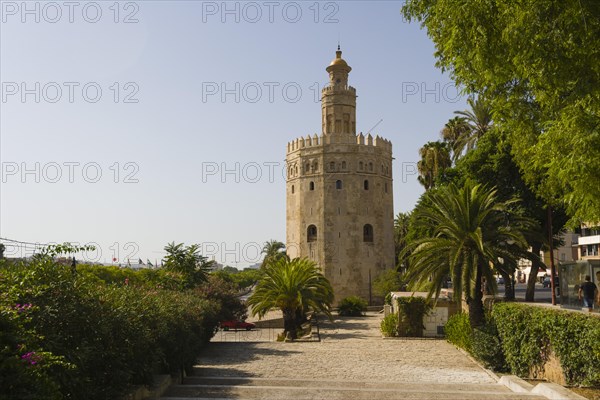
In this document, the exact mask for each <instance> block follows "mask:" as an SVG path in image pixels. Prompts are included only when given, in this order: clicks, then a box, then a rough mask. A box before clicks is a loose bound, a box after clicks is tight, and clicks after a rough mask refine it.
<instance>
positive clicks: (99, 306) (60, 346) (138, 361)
mask: <svg viewBox="0 0 600 400" xmlns="http://www.w3.org/2000/svg"><path fill="white" fill-rule="evenodd" d="M99 271H100V273H98V274H95V273H92V272H90V271H84V269H82V270H80V271H79V272H78V274H76V275H73V274H72V272H71V270H70V267H69V266H65V265H60V264H57V263H56V262H54V261H53V260H52V259H51V258H49V257H40V258H38V259H36V260H34V261H32V262H30V263H28V264H11V265H10V266H9V265H8V264H7V263H3V264H2V265H0V294H1V295H0V328H1V329H0V356H1V357H0V376H1V377H2V378H0V380H2V381H1V382H0V383H1V384H0V398H11V399H15V400H16V399H33V398H44V399H46V398H47V399H63V398H65V399H69V398H72V399H90V400H96V399H97V400H100V399H109V398H110V399H113V398H120V397H122V396H123V395H124V394H126V393H127V392H128V391H129V390H130V389H131V387H132V386H133V385H139V384H150V383H152V377H153V375H154V374H155V373H172V374H173V373H178V372H180V371H181V369H182V368H183V369H186V370H188V371H190V370H191V366H192V365H193V364H194V362H195V360H196V358H197V356H198V355H199V354H200V351H201V350H202V348H203V346H204V345H205V344H206V343H207V342H208V341H209V340H210V338H211V337H212V336H213V335H214V333H215V332H216V329H217V326H218V323H219V322H220V321H221V320H222V319H227V318H230V317H232V316H235V315H239V313H240V312H242V309H243V306H242V305H241V304H240V302H239V301H238V300H236V298H235V297H233V296H231V292H227V293H223V291H225V290H226V287H225V286H218V285H215V286H214V287H211V288H210V289H208V288H206V287H205V288H202V286H200V287H198V288H196V289H195V290H186V291H175V290H166V289H163V288H160V285H159V286H156V285H155V284H154V282H150V281H147V280H146V279H145V278H146V277H145V276H144V275H143V274H140V273H137V272H135V271H118V270H114V269H100V270H99ZM122 272H125V273H126V274H127V277H129V284H128V285H125V283H124V280H123V279H122V278H123V276H124V275H123V274H122ZM104 279H106V281H105V280H104ZM107 281H109V282H111V283H106V282H107ZM207 285H208V284H207ZM23 305H27V307H24V306H23ZM5 379H6V382H5V381H4V380H5ZM9 393H10V396H9Z"/></svg>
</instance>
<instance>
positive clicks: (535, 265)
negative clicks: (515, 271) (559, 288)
mask: <svg viewBox="0 0 600 400" xmlns="http://www.w3.org/2000/svg"><path fill="white" fill-rule="evenodd" d="M541 249H542V244H541V243H533V244H532V245H531V252H532V253H533V254H534V255H535V257H533V260H531V270H530V271H529V278H528V279H527V292H526V293H525V301H530V302H533V301H534V297H535V283H536V282H537V274H538V271H539V269H540V268H544V267H545V265H544V263H542V261H541V260H540V250H541Z"/></svg>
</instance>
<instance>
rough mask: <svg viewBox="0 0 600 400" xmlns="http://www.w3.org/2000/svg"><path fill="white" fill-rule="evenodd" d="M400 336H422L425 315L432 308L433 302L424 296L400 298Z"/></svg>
mask: <svg viewBox="0 0 600 400" xmlns="http://www.w3.org/2000/svg"><path fill="white" fill-rule="evenodd" d="M397 301H398V336H402V337H422V336H423V330H424V329H425V327H424V326H423V317H425V315H426V314H427V313H428V312H429V311H430V310H431V309H432V305H431V302H430V301H428V300H427V299H424V298H422V297H400V298H398V300H397Z"/></svg>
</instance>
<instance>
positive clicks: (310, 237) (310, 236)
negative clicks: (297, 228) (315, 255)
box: [306, 225, 317, 242]
mask: <svg viewBox="0 0 600 400" xmlns="http://www.w3.org/2000/svg"><path fill="white" fill-rule="evenodd" d="M306 241H307V242H316V241H317V227H316V226H314V225H309V226H308V228H307V229H306Z"/></svg>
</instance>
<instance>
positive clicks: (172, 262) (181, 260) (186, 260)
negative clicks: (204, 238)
mask: <svg viewBox="0 0 600 400" xmlns="http://www.w3.org/2000/svg"><path fill="white" fill-rule="evenodd" d="M199 249H200V246H199V245H197V244H192V245H189V246H186V247H184V245H183V243H179V244H175V242H172V243H169V244H167V245H166V246H165V251H166V252H167V256H166V257H165V262H164V264H163V266H164V268H165V269H167V270H170V271H175V272H179V273H181V274H183V275H184V276H185V277H186V280H187V284H188V287H194V286H196V285H198V284H199V283H201V282H205V281H206V280H207V277H208V272H209V270H210V267H211V265H212V264H213V262H212V261H208V259H207V258H206V257H204V256H202V255H201V254H200V253H199Z"/></svg>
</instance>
